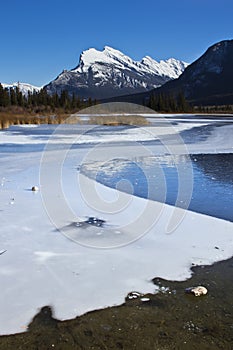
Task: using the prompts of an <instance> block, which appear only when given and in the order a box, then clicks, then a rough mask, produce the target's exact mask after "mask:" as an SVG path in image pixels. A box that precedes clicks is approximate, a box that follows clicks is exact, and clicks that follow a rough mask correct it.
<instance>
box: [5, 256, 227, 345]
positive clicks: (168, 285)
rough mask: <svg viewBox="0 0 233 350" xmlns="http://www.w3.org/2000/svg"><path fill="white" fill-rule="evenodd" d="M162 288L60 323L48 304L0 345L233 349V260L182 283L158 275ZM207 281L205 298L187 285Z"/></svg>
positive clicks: (195, 273) (195, 271)
mask: <svg viewBox="0 0 233 350" xmlns="http://www.w3.org/2000/svg"><path fill="white" fill-rule="evenodd" d="M154 283H155V284H158V285H159V286H160V287H161V288H160V289H161V292H159V293H158V294H156V295H151V294H150V295H149V294H147V295H144V298H142V299H143V300H146V301H142V300H141V299H140V298H137V299H131V300H130V299H128V298H126V301H125V303H124V304H123V305H121V306H117V307H109V308H106V309H103V310H99V311H93V312H90V313H87V314H85V315H83V316H81V317H77V318H76V319H73V320H68V321H58V320H56V319H54V318H53V316H52V309H51V308H50V307H48V306H45V307H44V308H43V309H41V310H40V312H39V313H38V314H37V315H36V316H35V317H34V319H33V321H32V322H31V324H30V325H29V327H28V331H27V332H24V333H20V334H16V335H9V336H2V337H0V349H1V350H7V349H26V350H27V349H28V350H29V349H30V350H32V349H38V350H39V349H40V350H44V349H62V350H63V349H64V350H68V349H77V350H79V349H80V350H81V349H82V350H86V349H101V350H102V349H127V350H128V349H129V350H131V349H138V350H139V349H140V350H144V349H145V350H149V349H156V350H165V349H169V350H170V349H174V350H178V349H181V350H182V349H191V350H192V349H193V350H195V349H201V350H205V349H206V350H207V349H208V350H215V349H224V350H228V349H229V350H230V349H232V348H233V293H232V290H233V258H232V259H229V260H226V261H222V262H219V263H216V264H214V265H213V266H199V267H193V276H192V278H191V279H189V280H187V281H184V282H172V281H165V280H163V279H159V278H155V279H154ZM196 285H204V286H205V287H207V288H208V294H207V295H206V296H201V297H195V296H193V295H189V294H186V293H185V288H187V287H190V286H196ZM148 299H149V300H148Z"/></svg>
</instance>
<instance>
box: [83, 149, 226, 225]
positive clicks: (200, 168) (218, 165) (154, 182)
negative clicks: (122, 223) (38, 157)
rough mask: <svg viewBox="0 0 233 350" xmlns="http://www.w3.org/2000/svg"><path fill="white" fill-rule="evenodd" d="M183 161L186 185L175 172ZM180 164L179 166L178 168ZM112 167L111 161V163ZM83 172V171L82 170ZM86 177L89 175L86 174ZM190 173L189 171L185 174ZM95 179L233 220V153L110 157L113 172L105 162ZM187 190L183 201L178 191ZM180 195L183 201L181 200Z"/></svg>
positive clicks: (168, 202)
mask: <svg viewBox="0 0 233 350" xmlns="http://www.w3.org/2000/svg"><path fill="white" fill-rule="evenodd" d="M185 163H187V165H189V166H191V167H192V170H193V176H192V179H191V180H192V181H190V178H187V179H186V178H185V176H183V179H182V181H187V185H188V186H189V185H190V183H191V182H193V189H192V190H191V188H190V187H187V189H186V190H185V186H183V184H180V181H181V180H180V179H179V172H180V171H182V169H185ZM180 165H182V166H183V168H182V167H181V168H180V167H179V166H180ZM109 166H111V167H112V161H111V165H110V164H109ZM84 173H85V170H84ZM86 174H87V175H88V176H91V174H88V173H86ZM187 175H188V176H189V175H190V172H188V173H187ZM96 180H97V181H99V182H100V183H102V184H104V185H106V186H109V187H112V188H117V189H118V190H121V191H124V192H127V193H132V194H134V195H135V196H138V197H142V198H149V199H152V200H156V201H160V202H165V203H167V204H171V205H177V206H180V207H185V206H187V208H188V209H189V210H192V211H195V212H198V213H203V214H207V215H211V216H214V217H218V218H221V219H225V220H229V221H233V154H232V153H227V154H199V155H191V156H190V157H189V156H185V157H184V156H182V157H180V159H179V158H178V159H177V158H176V160H175V161H174V159H172V158H171V157H170V156H167V157H164V156H161V157H159V156H156V157H154V158H153V157H150V158H142V159H137V160H135V161H126V160H122V159H115V160H114V172H110V171H109V167H108V164H106V163H105V165H104V168H103V167H102V168H100V169H99V171H98V172H97V176H96ZM179 188H181V189H183V191H189V190H190V193H191V201H190V203H187V200H185V198H186V194H187V193H183V194H182V193H181V197H180V199H181V201H180V202H179V198H178V190H179ZM182 196H183V197H184V200H182Z"/></svg>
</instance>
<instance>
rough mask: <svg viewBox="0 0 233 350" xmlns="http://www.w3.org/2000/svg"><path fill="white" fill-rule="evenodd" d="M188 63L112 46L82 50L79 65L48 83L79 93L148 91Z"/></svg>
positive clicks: (52, 89)
mask: <svg viewBox="0 0 233 350" xmlns="http://www.w3.org/2000/svg"><path fill="white" fill-rule="evenodd" d="M187 66H188V63H186V62H183V61H180V60H176V59H174V58H170V59H168V60H161V61H160V62H157V61H156V60H154V59H153V58H151V57H149V56H145V57H143V58H142V60H141V61H135V60H133V59H131V58H130V57H129V56H127V55H125V54H123V53H122V52H121V51H119V50H116V49H114V48H112V47H110V46H105V47H104V49H103V50H102V51H99V50H97V49H95V48H90V49H88V50H85V51H83V52H82V53H81V55H80V59H79V63H78V65H77V66H76V67H75V68H73V69H71V70H64V71H63V72H62V73H61V74H59V75H58V76H57V78H56V79H54V80H53V81H52V82H50V83H49V84H48V85H46V86H45V88H46V90H47V92H48V93H50V94H53V93H55V92H57V93H58V94H60V93H61V91H62V90H67V91H68V92H69V93H70V94H72V93H74V94H76V95H79V96H80V97H85V98H88V97H91V98H98V99H99V98H106V97H114V96H120V95H124V94H130V93H135V92H143V91H149V90H151V89H153V88H155V87H158V86H161V85H163V84H164V83H165V82H167V81H169V80H171V79H175V78H177V77H178V76H180V74H181V73H182V72H183V71H184V69H185V68H186V67H187Z"/></svg>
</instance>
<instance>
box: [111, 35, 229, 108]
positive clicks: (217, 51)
mask: <svg viewBox="0 0 233 350" xmlns="http://www.w3.org/2000/svg"><path fill="white" fill-rule="evenodd" d="M180 92H182V93H183V94H184V96H185V98H186V99H187V100H188V101H189V102H190V103H192V104H193V105H199V106H200V105H228V104H229V105H230V104H231V105H233V40H224V41H221V42H219V43H216V44H214V45H213V46H211V47H210V48H208V50H207V51H206V52H205V53H204V54H203V55H202V56H201V57H200V58H199V59H197V60H196V61H195V62H193V63H192V64H190V65H189V66H188V67H187V68H186V69H185V71H184V72H183V73H182V74H181V76H180V77H179V78H177V79H175V80H173V81H169V82H167V83H166V84H164V85H163V86H161V87H159V88H157V89H153V90H151V91H150V92H148V93H143V94H136V95H130V96H122V97H121V98H119V99H118V100H120V101H128V102H134V103H139V104H143V103H146V102H147V101H148V100H149V98H150V96H151V95H152V94H154V95H155V96H156V95H159V94H164V95H170V96H174V97H175V96H177V95H178V94H179V93H180ZM115 100H116V99H115Z"/></svg>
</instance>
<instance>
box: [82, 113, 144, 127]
mask: <svg viewBox="0 0 233 350" xmlns="http://www.w3.org/2000/svg"><path fill="white" fill-rule="evenodd" d="M89 124H97V125H112V126H118V125H148V124H149V121H148V120H147V119H146V118H144V117H143V116H141V115H112V116H111V115H110V116H93V117H91V118H90V120H89Z"/></svg>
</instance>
